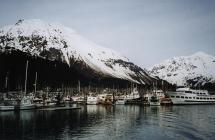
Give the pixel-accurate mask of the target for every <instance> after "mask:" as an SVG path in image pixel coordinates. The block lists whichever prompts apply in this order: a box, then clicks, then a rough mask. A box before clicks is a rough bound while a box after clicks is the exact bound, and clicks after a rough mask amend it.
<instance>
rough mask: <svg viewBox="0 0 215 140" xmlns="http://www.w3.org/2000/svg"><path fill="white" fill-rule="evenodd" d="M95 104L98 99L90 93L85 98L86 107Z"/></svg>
mask: <svg viewBox="0 0 215 140" xmlns="http://www.w3.org/2000/svg"><path fill="white" fill-rule="evenodd" d="M96 104H98V97H97V96H96V95H93V93H90V94H89V96H87V105H96Z"/></svg>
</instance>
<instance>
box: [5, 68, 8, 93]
mask: <svg viewBox="0 0 215 140" xmlns="http://www.w3.org/2000/svg"><path fill="white" fill-rule="evenodd" d="M5 90H6V92H7V91H8V72H7V75H6V78H5Z"/></svg>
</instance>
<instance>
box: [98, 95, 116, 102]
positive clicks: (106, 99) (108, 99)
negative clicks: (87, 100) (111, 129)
mask: <svg viewBox="0 0 215 140" xmlns="http://www.w3.org/2000/svg"><path fill="white" fill-rule="evenodd" d="M98 104H102V105H113V95H112V94H106V93H103V94H99V95H98Z"/></svg>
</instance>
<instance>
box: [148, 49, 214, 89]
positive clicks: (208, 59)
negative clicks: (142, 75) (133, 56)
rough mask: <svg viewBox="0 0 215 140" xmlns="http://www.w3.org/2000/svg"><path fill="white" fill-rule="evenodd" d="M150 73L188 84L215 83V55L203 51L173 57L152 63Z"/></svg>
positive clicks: (169, 80)
mask: <svg viewBox="0 0 215 140" xmlns="http://www.w3.org/2000/svg"><path fill="white" fill-rule="evenodd" d="M149 72H150V74H152V75H154V76H158V77H159V78H161V79H164V80H167V81H168V82H170V83H173V84H177V85H178V86H180V85H190V86H204V85H205V84H208V83H213V84H214V83H215V57H214V56H212V55H208V54H206V53H204V52H197V53H195V54H193V55H190V56H181V57H175V58H172V59H169V60H166V61H164V62H162V63H161V64H157V65H154V66H153V67H152V68H150V70H149Z"/></svg>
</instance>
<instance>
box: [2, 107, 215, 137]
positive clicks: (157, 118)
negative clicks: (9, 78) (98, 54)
mask: <svg viewBox="0 0 215 140" xmlns="http://www.w3.org/2000/svg"><path fill="white" fill-rule="evenodd" d="M214 128H215V110H214V106H170V107H143V106H135V105H133V106H129V105H128V106H96V105H90V106H83V107H82V109H81V110H73V111H71V110H64V111H63V110H59V111H47V110H46V111H45V110H43V111H39V110H37V111H20V112H0V132H1V133H0V139H48V140H49V139H50V140H51V139H213V136H215V132H214V131H213V130H214Z"/></svg>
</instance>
